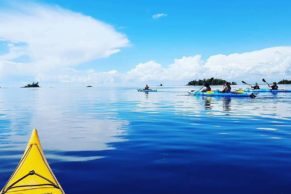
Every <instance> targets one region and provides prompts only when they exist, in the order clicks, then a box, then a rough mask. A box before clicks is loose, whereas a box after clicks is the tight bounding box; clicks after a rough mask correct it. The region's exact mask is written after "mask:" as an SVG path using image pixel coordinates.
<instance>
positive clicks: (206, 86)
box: [144, 79, 279, 93]
mask: <svg viewBox="0 0 291 194" xmlns="http://www.w3.org/2000/svg"><path fill="white" fill-rule="evenodd" d="M263 81H264V82H266V81H265V80H264V79H263ZM242 82H243V83H245V84H247V83H246V82H244V81H242ZM266 83H267V82H266ZM248 85H250V84H248ZM267 85H268V87H269V88H270V89H271V90H278V89H279V87H278V84H277V82H273V84H272V85H270V84H268V83H267ZM250 86H251V88H252V89H253V90H259V89H260V86H259V84H258V83H256V84H255V85H250ZM144 90H150V87H149V85H148V84H146V86H145V87H144ZM199 91H200V92H210V91H211V87H210V84H209V83H208V82H205V83H204V84H203V87H202V88H201V89H200V90H199ZM220 92H221V93H229V92H231V83H230V82H225V83H224V85H223V88H222V90H220Z"/></svg>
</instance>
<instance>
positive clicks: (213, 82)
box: [187, 78, 236, 86]
mask: <svg viewBox="0 0 291 194" xmlns="http://www.w3.org/2000/svg"><path fill="white" fill-rule="evenodd" d="M226 82H227V81H226V80H223V79H217V78H210V79H203V80H201V79H199V80H193V81H190V82H188V84H187V85H188V86H202V85H204V83H209V84H210V85H223V84H225V83H226ZM231 85H236V82H231Z"/></svg>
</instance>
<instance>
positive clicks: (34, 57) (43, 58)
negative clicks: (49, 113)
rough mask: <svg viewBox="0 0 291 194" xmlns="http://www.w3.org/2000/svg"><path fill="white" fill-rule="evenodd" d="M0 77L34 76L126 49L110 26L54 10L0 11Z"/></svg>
mask: <svg viewBox="0 0 291 194" xmlns="http://www.w3.org/2000/svg"><path fill="white" fill-rule="evenodd" d="M0 42H2V44H3V43H4V44H6V46H7V51H6V52H4V53H3V52H2V53H0V74H1V75H2V76H3V75H11V74H26V75H33V76H38V75H39V74H43V73H45V72H54V71H56V70H60V69H62V68H70V67H73V66H76V65H79V64H82V63H85V62H89V61H93V60H95V59H98V58H103V57H108V56H110V55H112V54H114V53H117V52H119V51H120V49H121V48H123V47H126V46H128V44H129V41H128V39H127V37H126V36H125V35H123V34H121V33H119V32H117V31H116V30H115V29H114V27H113V26H111V25H108V24H106V23H104V22H101V21H98V20H96V19H94V18H92V17H89V16H86V15H83V14H81V13H76V12H72V11H70V10H66V9H63V8H60V7H57V6H47V5H40V4H28V5H26V6H25V7H24V6H16V7H13V8H10V9H2V10H0Z"/></svg>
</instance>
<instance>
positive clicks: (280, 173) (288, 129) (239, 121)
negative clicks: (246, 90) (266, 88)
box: [0, 87, 291, 194]
mask: <svg viewBox="0 0 291 194" xmlns="http://www.w3.org/2000/svg"><path fill="white" fill-rule="evenodd" d="M187 90H189V88H187V87H175V88H162V89H160V90H159V92H157V93H150V94H148V95H146V94H144V93H138V92H136V90H135V89H134V88H118V89H104V88H103V89H100V88H99V89H98V88H76V89H64V88H40V89H20V88H19V89H16V88H14V89H12V88H11V89H8V88H6V89H5V88H3V89H1V90H0V174H1V176H0V186H1V187H2V186H3V185H4V184H5V182H6V181H7V180H8V178H9V176H10V175H11V173H12V172H13V171H14V169H15V167H16V165H17V163H18V161H19V159H20V157H21V155H22V153H23V151H24V149H25V146H26V143H27V140H28V138H29V136H30V133H31V129H32V128H34V127H35V128H38V130H39V135H40V138H41V141H42V145H43V148H44V151H45V154H46V156H47V158H48V161H49V163H50V165H51V167H52V169H53V171H54V172H55V174H56V176H57V178H58V180H59V182H60V183H61V185H62V186H63V188H64V190H65V191H66V193H68V194H80V193H102V194H116V193H119V194H162V193H167V194H180V193H181V194H193V193H197V194H206V193H207V194H208V193H209V194H213V193H216V194H233V193H236V194H287V193H290V192H291V93H289V94H283V93H280V94H277V95H273V94H271V93H267V94H261V95H259V96H258V97H257V98H256V99H248V98H246V99H243V98H239V99H236V98H231V99H229V98H202V97H193V96H188V95H187V92H186V91H187Z"/></svg>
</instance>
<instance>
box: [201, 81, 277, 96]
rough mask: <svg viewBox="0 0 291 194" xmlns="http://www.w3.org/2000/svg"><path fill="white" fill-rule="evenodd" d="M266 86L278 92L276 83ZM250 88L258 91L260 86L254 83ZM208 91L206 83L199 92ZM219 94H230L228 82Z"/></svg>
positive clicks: (209, 89)
mask: <svg viewBox="0 0 291 194" xmlns="http://www.w3.org/2000/svg"><path fill="white" fill-rule="evenodd" d="M268 86H269V88H270V89H271V90H278V89H279V87H278V84H277V82H273V84H272V85H270V84H268ZM251 88H252V89H253V90H259V89H260V86H259V84H258V83H256V84H255V85H254V86H251ZM209 91H211V87H210V84H209V83H207V82H206V83H204V85H203V88H201V90H200V92H209ZM220 92H221V93H229V92H231V83H230V82H226V83H225V84H224V85H223V88H222V90H221V91H220Z"/></svg>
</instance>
